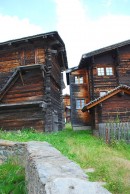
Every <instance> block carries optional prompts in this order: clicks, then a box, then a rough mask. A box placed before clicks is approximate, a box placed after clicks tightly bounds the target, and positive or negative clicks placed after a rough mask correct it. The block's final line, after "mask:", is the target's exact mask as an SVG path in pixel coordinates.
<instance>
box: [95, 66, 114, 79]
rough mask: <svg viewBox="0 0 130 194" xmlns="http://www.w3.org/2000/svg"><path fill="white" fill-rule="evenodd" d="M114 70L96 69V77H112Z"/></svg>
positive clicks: (106, 68) (109, 68)
mask: <svg viewBox="0 0 130 194" xmlns="http://www.w3.org/2000/svg"><path fill="white" fill-rule="evenodd" d="M113 75H114V70H113V67H112V66H107V67H97V76H99V77H100V76H113Z"/></svg>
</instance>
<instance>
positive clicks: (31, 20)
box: [0, 0, 130, 92]
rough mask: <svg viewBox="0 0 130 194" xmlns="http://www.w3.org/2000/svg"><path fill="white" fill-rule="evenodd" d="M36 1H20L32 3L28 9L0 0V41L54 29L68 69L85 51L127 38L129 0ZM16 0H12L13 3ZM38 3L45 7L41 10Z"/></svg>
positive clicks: (129, 22)
mask: <svg viewBox="0 0 130 194" xmlns="http://www.w3.org/2000/svg"><path fill="white" fill-rule="evenodd" d="M35 1H36V0H32V1H31V0H23V1H22V2H23V3H25V8H26V2H28V3H29V2H30V3H31V2H32V4H28V6H30V7H27V8H28V9H27V10H28V12H27V10H26V9H25V10H24V8H23V7H22V6H21V5H23V4H21V5H20V4H19V5H18V4H17V5H16V7H14V6H13V5H12V8H11V6H10V5H8V4H6V3H8V0H4V1H1V3H0V41H1V42H2V41H6V40H9V39H15V38H19V37H24V36H29V35H34V34H38V33H45V32H48V31H54V30H56V31H58V32H59V34H60V36H61V38H62V39H63V41H64V43H65V45H66V50H67V57H68V65H69V68H71V67H74V66H77V65H78V64H79V61H80V59H81V56H82V54H84V53H87V52H90V51H93V50H96V49H99V48H101V47H104V46H109V45H111V44H114V43H118V42H122V41H124V40H127V39H130V27H129V26H130V14H129V10H128V7H130V2H129V1H128V0H118V1H117V0H93V1H92V0H48V2H47V1H46V0H43V1H41V0H37V2H43V5H41V4H38V3H37V6H38V5H39V6H38V7H36V5H35V6H33V2H35ZM15 2H16V0H12V3H15ZM17 2H19V3H20V2H21V1H17ZM94 2H95V3H94ZM97 2H98V3H97ZM35 3H36V2H35ZM20 6H21V12H20V11H19V12H16V11H17V10H15V9H18V8H19V10H20ZM40 6H41V7H42V6H43V7H44V10H40V9H41V8H40ZM45 6H48V9H45ZM49 7H50V9H49ZM29 8H30V9H29ZM13 9H14V10H13ZM38 9H39V10H40V11H39V12H38ZM125 10H126V11H125ZM24 11H25V13H26V14H25V16H24ZM29 12H30V16H29ZM13 13H14V14H13ZM21 13H22V14H23V15H21ZM38 13H39V18H38ZM51 14H52V17H51ZM42 17H43V18H42ZM47 21H48V23H47ZM67 92H68V91H67Z"/></svg>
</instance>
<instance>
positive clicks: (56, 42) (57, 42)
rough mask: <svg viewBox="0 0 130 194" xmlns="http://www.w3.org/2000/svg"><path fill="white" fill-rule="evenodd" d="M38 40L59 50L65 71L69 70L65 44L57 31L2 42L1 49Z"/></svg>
mask: <svg viewBox="0 0 130 194" xmlns="http://www.w3.org/2000/svg"><path fill="white" fill-rule="evenodd" d="M37 40H40V41H41V42H42V41H43V42H45V43H47V44H48V45H49V46H52V47H53V48H55V49H56V50H58V53H59V55H61V60H62V66H63V69H64V70H65V69H68V62H67V55H66V49H65V44H64V42H63V40H62V39H61V37H60V36H59V34H58V32H57V31H53V32H48V33H44V34H37V35H33V36H28V37H24V38H19V39H14V40H9V41H5V42H1V43H0V49H2V48H3V47H6V48H7V47H11V46H17V45H20V44H23V43H28V42H34V41H37Z"/></svg>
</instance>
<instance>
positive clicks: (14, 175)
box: [0, 160, 26, 194]
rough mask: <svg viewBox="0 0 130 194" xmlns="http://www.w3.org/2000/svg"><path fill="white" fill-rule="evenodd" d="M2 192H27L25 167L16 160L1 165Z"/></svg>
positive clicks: (0, 185) (3, 193) (15, 193)
mask: <svg viewBox="0 0 130 194" xmlns="http://www.w3.org/2000/svg"><path fill="white" fill-rule="evenodd" d="M0 194H26V191H25V171H24V168H23V167H21V166H19V165H18V163H17V162H16V161H14V160H8V161H7V162H6V163H3V164H2V165H0Z"/></svg>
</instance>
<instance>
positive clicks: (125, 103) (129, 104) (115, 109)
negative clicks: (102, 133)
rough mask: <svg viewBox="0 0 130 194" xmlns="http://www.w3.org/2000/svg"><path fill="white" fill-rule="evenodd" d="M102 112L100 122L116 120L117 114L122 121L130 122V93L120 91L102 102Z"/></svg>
mask: <svg viewBox="0 0 130 194" xmlns="http://www.w3.org/2000/svg"><path fill="white" fill-rule="evenodd" d="M101 112H102V114H101V116H102V118H100V120H99V123H107V122H108V121H115V120H116V118H117V116H118V117H119V119H120V121H121V122H130V95H128V94H125V93H124V94H121V93H118V94H116V95H115V96H112V97H111V98H109V99H107V100H105V101H104V102H102V107H101ZM100 121H101V122H100Z"/></svg>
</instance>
